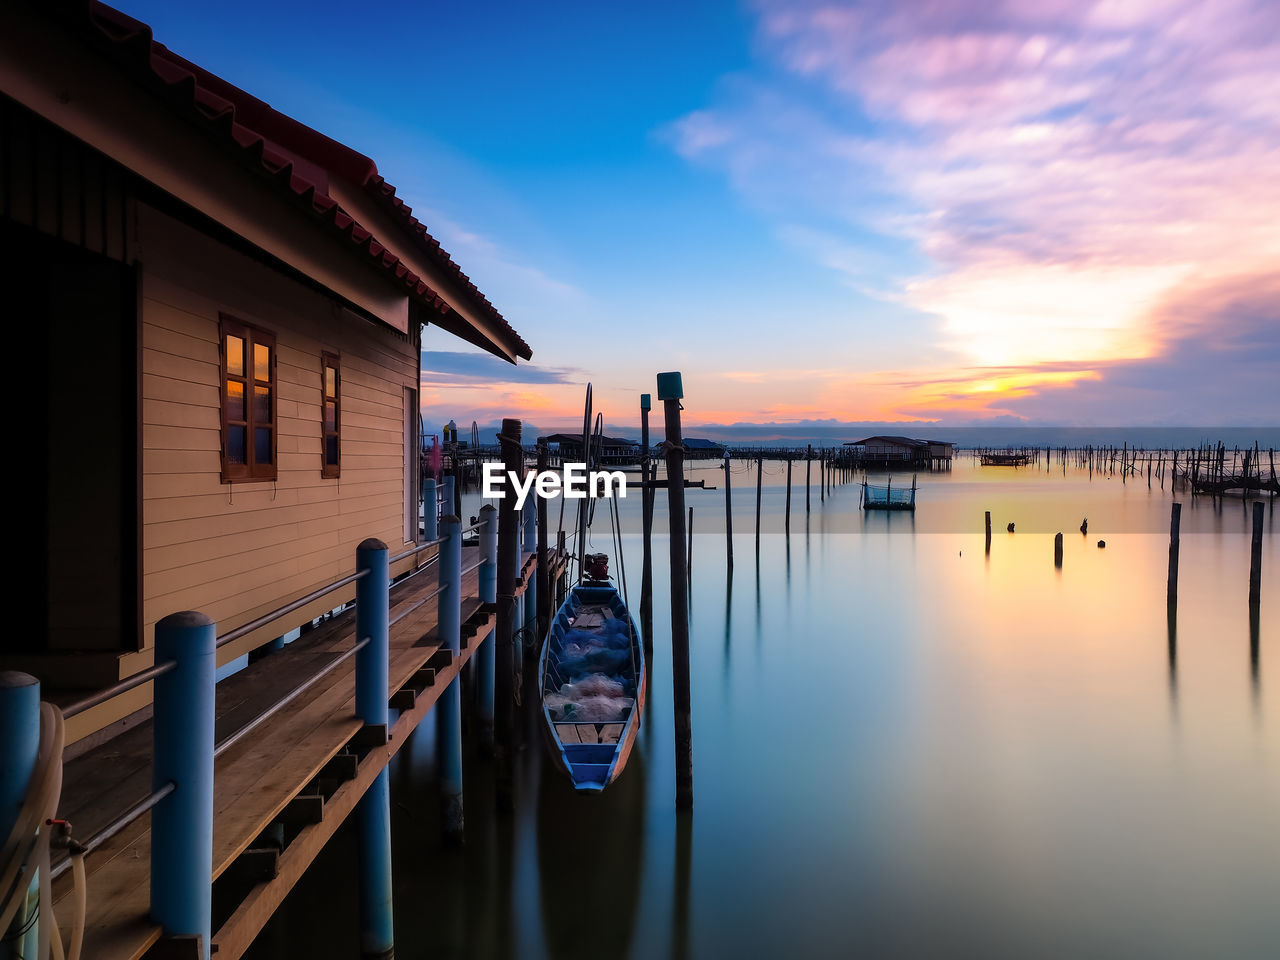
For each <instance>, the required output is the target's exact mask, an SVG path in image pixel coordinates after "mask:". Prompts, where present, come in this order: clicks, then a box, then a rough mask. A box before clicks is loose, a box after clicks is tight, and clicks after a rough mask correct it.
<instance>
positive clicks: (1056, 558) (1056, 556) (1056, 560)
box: [1045, 451, 1062, 569]
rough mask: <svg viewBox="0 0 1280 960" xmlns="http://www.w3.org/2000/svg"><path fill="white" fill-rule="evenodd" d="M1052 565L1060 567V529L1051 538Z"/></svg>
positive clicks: (1047, 454) (1046, 455)
mask: <svg viewBox="0 0 1280 960" xmlns="http://www.w3.org/2000/svg"><path fill="white" fill-rule="evenodd" d="M1048 456H1049V453H1048V451H1045V457H1046V458H1048ZM1053 565H1054V566H1055V567H1058V568H1059V569H1061V567H1062V531H1058V534H1057V535H1056V536H1055V537H1054V538H1053Z"/></svg>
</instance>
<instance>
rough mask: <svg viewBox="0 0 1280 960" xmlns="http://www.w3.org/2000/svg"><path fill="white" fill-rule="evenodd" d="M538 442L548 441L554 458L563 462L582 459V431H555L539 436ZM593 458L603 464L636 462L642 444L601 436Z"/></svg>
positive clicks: (549, 450)
mask: <svg viewBox="0 0 1280 960" xmlns="http://www.w3.org/2000/svg"><path fill="white" fill-rule="evenodd" d="M538 442H539V443H546V444H547V449H548V452H549V453H550V454H551V456H552V458H553V459H558V460H559V462H561V463H575V462H581V460H582V434H580V433H553V434H551V435H550V436H546V437H539V438H538ZM596 454H598V456H597V455H596ZM592 459H593V460H594V461H596V462H597V463H603V464H626V463H635V462H636V461H638V460H639V459H640V444H639V443H638V442H637V441H635V440H623V439H620V438H618V437H601V438H600V449H599V450H598V451H595V452H594V453H593V455H592Z"/></svg>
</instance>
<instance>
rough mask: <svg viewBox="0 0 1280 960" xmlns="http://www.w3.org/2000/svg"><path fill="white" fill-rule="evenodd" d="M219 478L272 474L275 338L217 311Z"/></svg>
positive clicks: (262, 477) (265, 477) (268, 477)
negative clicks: (219, 364)
mask: <svg viewBox="0 0 1280 960" xmlns="http://www.w3.org/2000/svg"><path fill="white" fill-rule="evenodd" d="M220 319H221V325H220V327H221V329H220V333H219V335H220V351H219V352H220V353H221V359H222V391H221V393H222V480H223V482H224V483H231V482H234V481H237V480H274V479H275V477H276V443H275V437H276V405H275V392H276V366H275V352H276V338H275V336H274V335H272V334H271V333H269V332H268V331H266V330H262V329H260V328H258V327H254V326H250V325H249V324H247V323H244V322H242V321H240V320H237V319H235V318H234V317H229V316H227V315H225V314H223V315H222V317H221V318H220Z"/></svg>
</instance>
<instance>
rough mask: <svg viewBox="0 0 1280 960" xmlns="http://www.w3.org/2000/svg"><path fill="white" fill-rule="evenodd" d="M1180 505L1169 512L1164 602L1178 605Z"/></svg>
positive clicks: (1175, 504)
mask: <svg viewBox="0 0 1280 960" xmlns="http://www.w3.org/2000/svg"><path fill="white" fill-rule="evenodd" d="M1181 533H1182V504H1180V503H1174V504H1173V505H1172V507H1171V508H1170V511H1169V589H1168V592H1167V594H1166V595H1165V602H1166V603H1167V604H1168V605H1169V606H1170V607H1177V605H1178V550H1179V548H1180V546H1181Z"/></svg>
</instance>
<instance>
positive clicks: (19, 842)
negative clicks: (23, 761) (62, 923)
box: [0, 703, 88, 960]
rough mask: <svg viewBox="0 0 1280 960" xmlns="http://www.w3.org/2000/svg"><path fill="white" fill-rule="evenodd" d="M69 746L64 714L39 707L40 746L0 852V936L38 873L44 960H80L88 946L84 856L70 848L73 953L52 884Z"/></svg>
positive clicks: (46, 706)
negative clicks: (52, 847)
mask: <svg viewBox="0 0 1280 960" xmlns="http://www.w3.org/2000/svg"><path fill="white" fill-rule="evenodd" d="M65 744H66V726H65V722H64V720H63V718H62V711H61V710H59V709H58V708H57V707H55V706H53V705H52V704H49V703H41V704H40V741H39V747H38V749H37V751H36V763H35V767H34V769H33V770H32V771H31V780H30V782H29V783H28V784H27V794H26V797H25V798H24V799H23V802H22V809H21V810H19V812H18V818H17V820H16V821H15V822H14V825H13V830H11V831H10V833H9V836H8V837H6V838H5V841H4V849H3V851H2V852H0V891H3V893H4V896H5V899H4V902H3V903H2V904H0V932H3V931H6V930H8V929H9V927H10V925H11V924H12V923H13V919H14V917H15V916H16V915H17V913H18V910H19V908H21V907H22V906H23V905H24V904H25V903H26V900H27V890H28V889H29V888H30V886H31V881H32V880H33V879H34V878H35V875H36V872H37V871H38V875H39V880H40V901H39V902H40V907H39V932H38V937H37V939H38V944H39V946H38V947H37V952H36V957H37V958H40V960H43V958H46V957H49V956H50V952H51V951H52V956H53V957H54V958H55V960H79V958H80V950H81V947H82V945H83V943H84V927H85V911H86V905H87V896H88V891H87V883H86V878H85V870H84V854H83V852H80V851H78V849H77V848H76V847H75V846H74V845H73V846H72V854H71V857H72V861H71V867H72V877H73V880H74V886H75V900H74V904H75V908H76V916H75V921H74V923H73V925H72V933H71V944H70V948H71V949H70V951H69V952H67V953H64V952H63V948H62V936H61V935H60V934H59V932H58V925H57V923H56V921H55V919H54V916H53V891H52V882H51V880H50V879H49V877H50V872H49V860H50V854H49V842H50V838H51V837H52V835H53V829H52V824H53V821H54V818H55V817H56V816H57V811H58V800H59V798H60V797H61V796H62V749H63V747H64V746H65ZM33 960H34V958H33Z"/></svg>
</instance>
